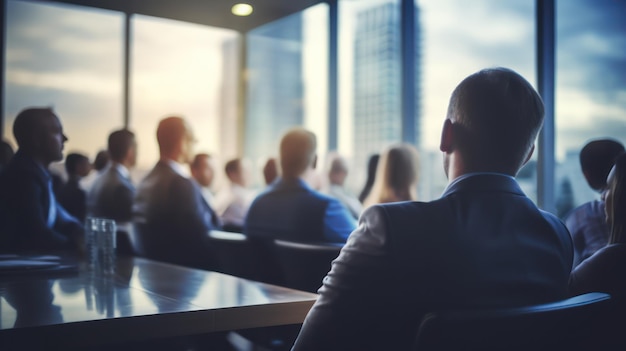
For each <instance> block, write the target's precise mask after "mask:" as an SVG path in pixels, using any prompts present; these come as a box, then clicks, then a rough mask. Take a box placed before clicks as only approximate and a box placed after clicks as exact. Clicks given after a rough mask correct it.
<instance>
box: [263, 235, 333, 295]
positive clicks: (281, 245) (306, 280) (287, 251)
mask: <svg viewBox="0 0 626 351" xmlns="http://www.w3.org/2000/svg"><path fill="white" fill-rule="evenodd" d="M342 246H343V245H342V244H331V243H298V242H292V241H285V240H274V252H275V255H276V258H277V259H278V263H279V264H280V266H281V268H282V270H283V274H284V275H285V283H286V285H287V286H288V287H290V288H293V289H298V290H304V291H309V292H317V289H319V287H320V286H322V280H323V279H324V277H325V276H326V273H328V271H329V270H330V265H331V262H332V261H333V260H334V259H335V258H337V256H338V255H339V251H341V248H342Z"/></svg>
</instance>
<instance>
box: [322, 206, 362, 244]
mask: <svg viewBox="0 0 626 351" xmlns="http://www.w3.org/2000/svg"><path fill="white" fill-rule="evenodd" d="M355 227H356V221H355V219H354V217H352V215H351V214H350V212H349V211H348V209H346V208H345V206H344V205H343V204H341V202H339V200H336V199H332V200H330V201H329V202H328V206H327V207H326V213H325V215H324V237H325V238H326V240H328V241H330V242H338V243H343V242H346V240H347V239H348V236H350V233H351V232H352V231H353V230H354V228H355Z"/></svg>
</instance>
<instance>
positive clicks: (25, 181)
mask: <svg viewBox="0 0 626 351" xmlns="http://www.w3.org/2000/svg"><path fill="white" fill-rule="evenodd" d="M50 181H51V176H50V173H49V172H48V171H47V170H46V169H44V168H42V167H41V166H39V165H38V164H37V163H35V161H34V160H33V159H31V158H30V157H28V156H26V155H24V154H23V153H22V152H20V151H18V152H17V153H16V154H15V156H13V158H12V160H11V162H10V163H9V165H8V166H7V168H6V169H5V170H4V171H3V172H2V175H1V176H0V251H3V252H19V251H42V252H45V251H54V250H60V249H70V248H74V247H75V240H76V239H77V238H80V236H81V235H82V233H83V226H82V224H81V223H79V222H78V220H76V219H75V218H73V217H72V216H70V215H69V214H67V212H66V211H65V210H64V209H63V208H62V207H61V205H59V204H58V202H56V201H55V203H54V205H55V206H56V207H57V211H56V218H55V220H54V225H53V226H52V228H49V227H48V212H49V210H50V202H51V198H50V192H49V182H50Z"/></svg>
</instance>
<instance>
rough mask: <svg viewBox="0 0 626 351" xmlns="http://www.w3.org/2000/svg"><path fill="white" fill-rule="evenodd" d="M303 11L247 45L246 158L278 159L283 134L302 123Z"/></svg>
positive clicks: (258, 160) (250, 36) (258, 161)
mask: <svg viewBox="0 0 626 351" xmlns="http://www.w3.org/2000/svg"><path fill="white" fill-rule="evenodd" d="M302 21H303V18H302V13H298V14H295V15H291V16H289V17H286V18H284V19H281V20H279V21H276V22H272V23H269V24H266V25H264V26H262V27H259V28H257V29H254V30H252V31H250V32H249V34H248V39H247V40H248V42H247V67H248V69H247V72H246V75H247V82H248V85H247V86H248V88H247V89H248V90H247V102H248V104H247V106H248V108H247V111H246V123H245V126H246V133H245V135H246V140H245V147H244V148H245V155H246V156H247V157H249V158H250V159H251V160H252V161H253V162H254V163H255V164H256V165H257V166H259V165H260V164H262V163H263V162H264V161H265V159H267V158H268V157H270V156H277V153H278V142H279V140H280V137H281V136H282V134H283V133H284V132H285V131H286V130H287V129H289V128H290V127H293V126H299V125H302V124H303V118H304V117H303V116H304V113H303V106H302V99H303V85H304V84H303V78H302V64H303V62H302Z"/></svg>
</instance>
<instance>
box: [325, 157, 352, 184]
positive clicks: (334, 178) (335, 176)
mask: <svg viewBox="0 0 626 351" xmlns="http://www.w3.org/2000/svg"><path fill="white" fill-rule="evenodd" d="M347 175H348V164H347V162H346V160H345V159H344V158H343V157H341V155H338V154H334V155H332V156H331V160H330V169H329V170H328V180H329V181H330V183H331V184H336V185H343V182H344V181H345V179H346V176H347Z"/></svg>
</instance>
